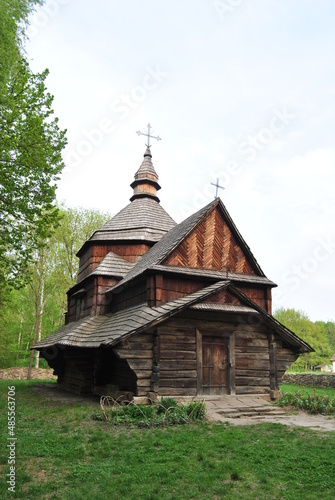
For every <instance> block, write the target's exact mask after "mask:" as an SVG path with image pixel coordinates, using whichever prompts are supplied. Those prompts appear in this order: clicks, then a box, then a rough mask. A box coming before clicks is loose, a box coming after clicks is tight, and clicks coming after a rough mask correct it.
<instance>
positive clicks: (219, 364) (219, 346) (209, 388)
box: [202, 335, 228, 395]
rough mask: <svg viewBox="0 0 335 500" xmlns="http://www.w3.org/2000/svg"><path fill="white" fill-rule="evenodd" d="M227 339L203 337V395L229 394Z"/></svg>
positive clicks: (210, 336)
mask: <svg viewBox="0 0 335 500" xmlns="http://www.w3.org/2000/svg"><path fill="white" fill-rule="evenodd" d="M227 341H228V339H227V337H217V336H212V335H203V336H202V393H203V394H213V395H214V394H216V395H220V394H228V387H227V385H228V384H227V381H228V347H227Z"/></svg>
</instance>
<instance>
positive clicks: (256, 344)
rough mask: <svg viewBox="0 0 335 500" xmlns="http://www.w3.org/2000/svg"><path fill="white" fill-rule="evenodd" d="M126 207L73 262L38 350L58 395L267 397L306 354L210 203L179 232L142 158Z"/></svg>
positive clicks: (234, 233)
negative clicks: (72, 277) (59, 312)
mask: <svg viewBox="0 0 335 500" xmlns="http://www.w3.org/2000/svg"><path fill="white" fill-rule="evenodd" d="M131 187H132V188H133V195H132V197H131V198H130V203H129V204H128V205H127V206H126V207H125V208H124V209H123V210H121V211H120V212H119V213H118V214H117V215H115V217H113V218H112V219H111V220H110V221H109V222H107V223H106V224H105V225H104V226H102V227H101V228H100V229H99V230H98V231H96V232H95V233H94V234H93V235H92V236H91V238H90V239H89V240H88V241H86V242H85V244H84V245H83V246H82V248H81V249H80V250H79V252H78V254H77V255H78V257H79V259H80V263H79V274H78V279H77V283H76V284H75V285H74V286H73V287H72V288H71V289H70V290H69V291H68V292H67V294H68V309H67V315H66V324H65V326H64V327H63V328H61V329H60V330H59V331H57V332H56V333H54V334H52V335H51V336H49V337H48V338H46V339H44V340H42V341H40V342H39V343H37V344H36V345H35V346H34V348H35V349H38V350H39V351H40V355H41V356H42V357H44V358H45V359H46V360H47V362H48V363H49V365H50V366H51V367H52V368H53V369H54V373H55V374H56V375H57V376H58V383H59V384H60V385H61V387H63V388H64V389H67V390H69V391H73V392H76V393H80V394H97V395H112V396H113V397H115V398H117V397H119V396H121V395H125V396H126V397H127V398H129V399H131V398H132V397H135V398H136V397H138V396H142V397H149V398H150V399H151V400H154V399H155V398H157V396H158V397H159V396H167V395H170V396H197V395H199V396H205V395H235V394H237V395H239V394H264V395H268V396H269V397H271V398H276V397H277V395H278V385H279V384H280V383H281V379H282V376H283V374H284V373H285V371H286V370H287V369H288V368H289V367H290V365H291V364H292V363H293V362H294V361H295V360H296V359H297V357H298V356H299V355H300V354H302V353H306V352H311V351H312V350H313V349H312V348H311V347H310V346H309V345H308V344H306V343H305V342H304V341H303V340H301V339H300V338H298V337H297V336H296V335H295V334H294V333H293V332H291V331H290V330H288V329H287V328H285V327H284V326H283V325H282V324H280V323H279V322H278V321H277V320H276V319H274V317H273V316H272V315H271V289H272V288H273V287H274V286H276V285H275V284H274V283H273V282H272V281H270V280H269V279H268V278H267V277H266V276H265V274H264V273H263V271H262V269H261V267H260V266H259V264H258V263H257V261H256V259H255V257H254V256H253V254H252V253H251V251H250V248H249V247H248V245H247V244H246V242H245V241H244V239H243V237H242V235H241V234H240V233H239V231H238V229H237V228H236V226H235V224H234V222H233V220H232V218H231V217H230V215H229V213H228V212H227V209H226V208H225V206H224V204H223V203H222V201H221V200H220V199H219V198H216V199H215V200H214V201H212V202H211V203H209V204H208V205H207V206H205V207H203V208H202V209H201V210H199V211H198V212H196V213H194V214H193V215H191V216H190V217H188V218H187V219H186V220H184V221H183V222H181V223H180V224H176V223H175V222H174V221H173V219H172V218H171V217H170V216H169V215H168V214H167V212H166V211H165V210H164V209H163V207H162V206H161V205H160V202H159V199H158V197H157V191H158V190H159V189H160V186H159V184H158V176H157V173H156V171H155V168H154V166H153V163H152V155H151V150H150V147H147V149H146V152H145V154H144V159H143V162H142V164H141V166H140V167H139V169H138V170H137V172H136V174H135V178H134V181H133V182H132V184H131Z"/></svg>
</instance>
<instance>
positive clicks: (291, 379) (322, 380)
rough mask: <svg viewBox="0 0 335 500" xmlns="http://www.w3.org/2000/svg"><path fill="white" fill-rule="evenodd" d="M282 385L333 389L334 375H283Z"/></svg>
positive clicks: (334, 383)
mask: <svg viewBox="0 0 335 500" xmlns="http://www.w3.org/2000/svg"><path fill="white" fill-rule="evenodd" d="M282 382H283V384H294V385H306V386H309V387H323V388H327V387H331V388H335V373H332V374H327V375H325V374H314V373H285V375H284V377H283V380H282Z"/></svg>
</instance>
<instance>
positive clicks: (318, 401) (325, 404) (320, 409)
mask: <svg viewBox="0 0 335 500" xmlns="http://www.w3.org/2000/svg"><path fill="white" fill-rule="evenodd" d="M276 404H277V405H278V406H293V407H294V408H298V409H299V410H305V411H307V412H308V413H313V414H321V415H334V414H335V397H331V396H328V395H325V394H318V392H317V391H316V389H315V388H314V390H313V393H312V394H311V393H309V392H307V391H306V392H305V391H304V389H303V390H302V391H298V392H291V391H288V392H281V394H280V399H279V400H278V401H277V403H276Z"/></svg>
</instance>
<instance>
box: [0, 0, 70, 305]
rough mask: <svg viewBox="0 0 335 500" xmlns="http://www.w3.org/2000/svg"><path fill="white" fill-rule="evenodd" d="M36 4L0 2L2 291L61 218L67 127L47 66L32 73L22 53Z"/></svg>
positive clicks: (18, 279) (20, 277)
mask: <svg viewBox="0 0 335 500" xmlns="http://www.w3.org/2000/svg"><path fill="white" fill-rule="evenodd" d="M39 3H41V2H39V1H27V0H20V2H14V1H8V0H5V1H3V2H2V3H1V5H0V23H1V28H2V29H3V31H2V32H1V37H0V39H1V42H0V60H1V63H2V68H1V70H2V71H1V78H0V141H1V151H0V213H1V225H0V287H1V290H3V289H4V287H5V286H7V287H8V286H9V285H15V286H20V285H22V283H24V282H25V279H26V275H27V268H28V264H29V263H30V262H31V261H32V260H33V258H34V255H35V253H36V251H37V250H38V249H39V248H40V247H41V246H43V244H44V243H45V239H46V238H47V237H49V236H50V235H51V234H52V232H53V230H54V228H55V227H56V226H57V224H58V221H59V214H58V210H57V207H55V191H56V181H57V180H58V178H59V177H58V176H59V174H60V172H61V171H62V169H63V167H64V163H63V160H62V156H61V152H62V149H63V148H64V147H65V145H66V137H65V130H60V128H59V127H58V119H57V118H53V116H52V115H53V110H52V101H53V97H52V96H51V95H50V94H49V93H48V92H47V89H46V86H45V80H46V77H47V75H48V70H45V71H43V72H42V73H40V74H33V73H32V72H31V70H30V68H29V65H28V62H27V61H26V59H25V58H24V57H23V55H22V43H21V42H22V39H23V37H24V30H25V26H26V22H27V16H28V14H29V12H30V11H31V10H32V9H33V8H34V6H35V5H36V4H39ZM0 298H1V297H0Z"/></svg>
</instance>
